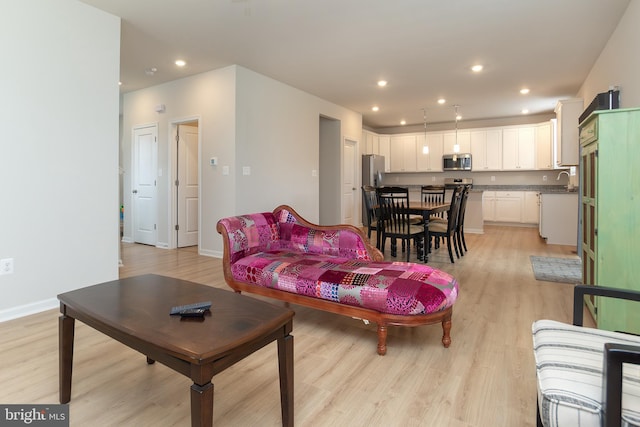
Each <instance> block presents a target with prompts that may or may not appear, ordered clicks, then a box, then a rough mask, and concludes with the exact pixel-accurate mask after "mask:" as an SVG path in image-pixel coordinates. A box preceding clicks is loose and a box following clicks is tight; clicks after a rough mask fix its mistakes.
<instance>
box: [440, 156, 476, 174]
mask: <svg viewBox="0 0 640 427" xmlns="http://www.w3.org/2000/svg"><path fill="white" fill-rule="evenodd" d="M442 169H443V170H446V171H470V170H471V154H469V153H463V154H445V155H444V156H442Z"/></svg>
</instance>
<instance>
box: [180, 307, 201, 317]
mask: <svg viewBox="0 0 640 427" xmlns="http://www.w3.org/2000/svg"><path fill="white" fill-rule="evenodd" d="M205 311H207V310H205V309H204V308H188V309H186V310H182V311H181V312H180V317H203V316H204V313H205Z"/></svg>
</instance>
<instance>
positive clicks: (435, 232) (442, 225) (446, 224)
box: [427, 186, 463, 263]
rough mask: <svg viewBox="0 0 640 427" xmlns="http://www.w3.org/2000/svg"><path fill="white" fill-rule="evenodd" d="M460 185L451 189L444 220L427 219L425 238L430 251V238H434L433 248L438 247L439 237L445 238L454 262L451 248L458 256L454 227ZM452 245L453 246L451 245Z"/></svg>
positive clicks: (458, 203)
mask: <svg viewBox="0 0 640 427" xmlns="http://www.w3.org/2000/svg"><path fill="white" fill-rule="evenodd" d="M462 191H463V187H462V186H457V187H456V188H454V190H453V194H452V195H451V206H450V207H449V210H448V211H447V220H446V221H429V226H428V238H427V248H428V250H429V251H431V240H432V239H433V240H434V248H435V249H438V248H439V247H440V238H442V239H443V240H444V238H446V239H447V249H448V250H449V259H450V260H451V262H452V263H454V262H455V261H454V259H453V249H455V251H456V256H457V257H458V258H460V251H459V249H458V240H457V238H456V227H457V224H458V222H457V220H458V214H459V211H460V201H461V199H462ZM452 245H453V247H452Z"/></svg>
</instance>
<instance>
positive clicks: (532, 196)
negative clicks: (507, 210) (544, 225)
mask: <svg viewBox="0 0 640 427" xmlns="http://www.w3.org/2000/svg"><path fill="white" fill-rule="evenodd" d="M539 198H540V193H538V192H537V191H525V192H524V204H523V205H522V222H523V223H525V224H538V223H539V222H540V206H539V205H540V199H539Z"/></svg>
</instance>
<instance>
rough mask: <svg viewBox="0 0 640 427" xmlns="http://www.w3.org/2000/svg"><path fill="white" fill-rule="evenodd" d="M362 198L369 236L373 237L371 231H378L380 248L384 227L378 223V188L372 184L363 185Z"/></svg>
mask: <svg viewBox="0 0 640 427" xmlns="http://www.w3.org/2000/svg"><path fill="white" fill-rule="evenodd" d="M362 199H363V206H364V209H365V213H366V217H367V223H366V224H365V226H366V227H367V236H368V237H369V239H371V231H373V230H375V231H376V248H378V249H380V241H381V240H382V233H381V231H382V227H380V226H379V225H378V211H377V210H376V206H378V197H377V195H376V188H375V187H372V186H370V185H363V186H362Z"/></svg>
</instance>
